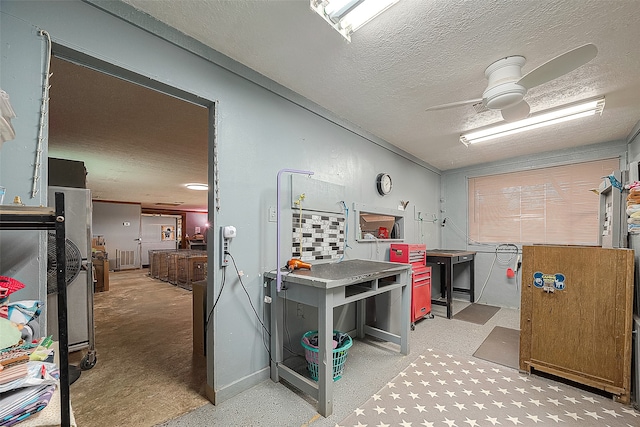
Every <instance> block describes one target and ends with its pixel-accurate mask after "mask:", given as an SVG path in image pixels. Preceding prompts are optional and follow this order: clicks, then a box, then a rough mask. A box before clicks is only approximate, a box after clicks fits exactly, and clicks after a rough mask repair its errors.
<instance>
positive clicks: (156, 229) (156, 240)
mask: <svg viewBox="0 0 640 427" xmlns="http://www.w3.org/2000/svg"><path fill="white" fill-rule="evenodd" d="M177 224H178V219H177V218H176V217H172V216H166V215H162V216H159V215H142V218H141V226H140V229H141V231H142V233H141V234H140V236H141V237H142V253H141V257H142V265H149V251H151V250H166V249H178V242H179V241H180V236H178V228H177ZM163 225H170V226H172V227H173V230H174V236H175V239H174V240H162V226H163ZM176 239H177V240H176Z"/></svg>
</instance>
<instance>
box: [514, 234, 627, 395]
mask: <svg viewBox="0 0 640 427" xmlns="http://www.w3.org/2000/svg"><path fill="white" fill-rule="evenodd" d="M633 274H634V252H633V250H630V249H607V248H600V247H580V246H523V248H522V283H523V284H522V299H521V307H520V309H521V311H520V313H521V319H520V329H521V332H520V369H521V370H523V371H527V372H531V371H532V370H538V371H542V372H546V373H549V374H552V375H555V376H558V377H562V378H566V379H568V380H571V381H575V382H578V383H581V384H584V385H587V386H590V387H595V388H598V389H601V390H604V391H606V392H609V393H612V394H613V395H614V397H615V398H616V400H618V401H620V402H621V403H625V404H626V403H628V402H629V397H630V396H629V395H630V387H631V385H630V380H631V345H632V320H633Z"/></svg>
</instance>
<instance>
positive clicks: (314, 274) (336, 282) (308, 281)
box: [264, 259, 411, 289]
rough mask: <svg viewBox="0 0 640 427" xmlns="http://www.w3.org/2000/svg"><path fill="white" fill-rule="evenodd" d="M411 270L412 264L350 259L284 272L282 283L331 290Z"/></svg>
mask: <svg viewBox="0 0 640 427" xmlns="http://www.w3.org/2000/svg"><path fill="white" fill-rule="evenodd" d="M410 268H411V265H410V264H400V263H396V262H385V261H371V260H365V259H350V260H346V261H340V262H331V263H325V264H315V265H312V266H311V270H304V269H301V270H294V271H292V272H288V271H287V272H282V281H283V282H288V283H296V284H300V285H306V286H313V287H317V288H324V289H330V288H336V287H340V286H347V285H353V284H355V283H361V282H366V281H369V280H374V279H377V278H380V277H385V276H389V275H391V274H393V273H394V272H398V273H401V272H403V271H406V270H409V269H410ZM264 275H265V277H267V278H269V279H275V278H276V272H275V271H270V272H267V273H265V274H264Z"/></svg>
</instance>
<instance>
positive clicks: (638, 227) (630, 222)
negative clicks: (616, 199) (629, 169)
mask: <svg viewBox="0 0 640 427" xmlns="http://www.w3.org/2000/svg"><path fill="white" fill-rule="evenodd" d="M626 188H628V190H629V194H628V195H627V216H628V217H629V218H628V219H627V230H628V232H629V234H640V182H638V181H634V182H632V183H631V184H629V185H627V186H626Z"/></svg>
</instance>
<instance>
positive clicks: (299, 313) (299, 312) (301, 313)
mask: <svg viewBox="0 0 640 427" xmlns="http://www.w3.org/2000/svg"><path fill="white" fill-rule="evenodd" d="M302 307H303V305H302V304H300V303H298V306H297V313H296V315H297V316H298V317H304V309H303V308H302Z"/></svg>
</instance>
